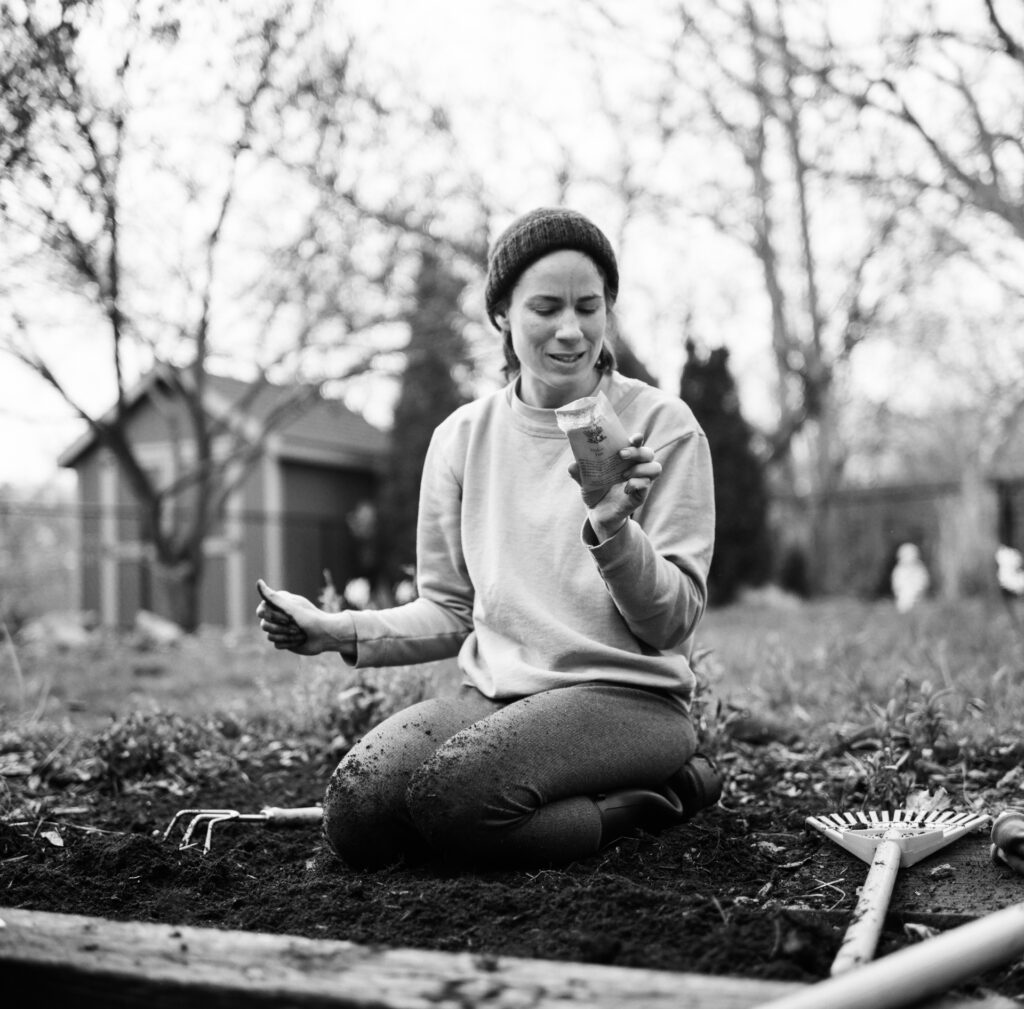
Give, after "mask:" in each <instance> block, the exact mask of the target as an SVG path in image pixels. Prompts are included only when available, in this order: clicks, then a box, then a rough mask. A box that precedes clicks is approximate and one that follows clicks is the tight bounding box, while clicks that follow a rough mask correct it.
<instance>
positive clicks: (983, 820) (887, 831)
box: [807, 809, 992, 976]
mask: <svg viewBox="0 0 1024 1009" xmlns="http://www.w3.org/2000/svg"><path fill="white" fill-rule="evenodd" d="M991 822H992V818H991V817H989V816H984V815H980V814H974V813H956V812H953V811H952V810H945V811H943V812H935V811H925V810H916V809H897V810H895V811H894V812H892V813H876V812H870V813H831V814H829V815H826V816H809V817H808V818H807V824H808V826H811V827H814V828H815V829H816V830H820V831H821V832H822V833H823V834H824V835H825V836H826V837H829V838H831V839H832V840H833V841H835V842H836V843H837V844H839V845H841V846H842V847H843V848H845V849H846V850H847V851H849V852H852V853H853V854H854V855H856V856H857V857H858V858H859V859H861V860H862V861H865V862H868V863H870V865H871V868H870V870H869V871H868V875H867V879H866V880H865V881H864V885H863V887H862V888H861V893H860V898H859V899H858V901H857V906H856V908H855V909H854V912H853V919H852V920H851V922H850V925H849V927H848V928H847V931H846V936H845V937H844V939H843V944H842V946H841V947H840V949H839V953H838V955H837V956H836V958H835V961H834V962H833V964H832V974H833V976H835V975H837V974H841V973H843V972H845V971H847V970H849V969H851V968H852V967H858V966H860V965H862V964H864V963H866V962H867V961H869V960H870V959H871V958H872V956H874V952H875V947H876V946H877V945H878V937H879V935H880V934H881V932H882V923H883V921H884V920H885V913H886V910H887V908H888V906H889V898H890V897H891V896H892V889H893V885H894V884H895V882H896V874H897V872H898V871H899V870H900V868H901V867H904V866H910V865H914V864H915V863H916V862H919V861H921V859H923V858H925V857H927V856H928V855H931V854H932V853H933V852H936V851H938V850H939V849H940V848H944V847H945V846H946V845H947V844H951V843H952V842H953V841H955V840H956V839H957V838H958V837H963V835H964V834H967V833H969V832H970V831H973V830H977V829H979V828H981V827H986V826H988V824H990V823H991Z"/></svg>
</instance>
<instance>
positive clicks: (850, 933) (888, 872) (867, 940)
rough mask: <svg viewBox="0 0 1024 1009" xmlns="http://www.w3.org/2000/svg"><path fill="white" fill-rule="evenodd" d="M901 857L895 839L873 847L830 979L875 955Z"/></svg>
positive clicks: (833, 963) (885, 839)
mask: <svg viewBox="0 0 1024 1009" xmlns="http://www.w3.org/2000/svg"><path fill="white" fill-rule="evenodd" d="M893 833H894V834H895V833H896V832H895V831H894V832H893ZM897 836H898V835H897ZM902 855H903V850H902V849H901V847H900V845H899V842H898V841H897V840H896V837H892V838H885V837H883V838H882V840H881V841H880V842H879V844H878V847H877V848H875V856H874V858H873V859H872V860H871V868H870V869H869V870H868V875H867V879H865V880H864V885H863V887H861V891H860V897H859V898H858V900H857V906H856V907H855V908H854V910H853V919H852V920H851V922H850V925H849V927H848V928H847V930H846V935H845V936H844V937H843V943H842V945H841V946H840V947H839V952H838V953H837V954H836V958H835V960H833V961H832V968H831V974H832V976H833V977H835V976H836V975H838V974H845V973H846V972H847V971H848V970H852V969H853V968H854V967H860V966H861V965H863V964H865V963H868V962H869V961H870V960H871V959H872V957H873V956H874V955H875V948H876V947H877V946H878V938H879V936H880V935H881V934H882V925H883V924H884V923H885V913H886V911H887V910H888V908H889V900H890V898H891V897H892V889H893V886H894V885H895V884H896V875H897V873H898V872H899V869H900V858H901V857H902Z"/></svg>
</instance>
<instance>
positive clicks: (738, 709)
mask: <svg viewBox="0 0 1024 1009" xmlns="http://www.w3.org/2000/svg"><path fill="white" fill-rule="evenodd" d="M695 665H696V667H697V669H698V673H699V677H700V681H701V685H702V689H701V694H700V697H699V703H698V706H697V711H698V714H699V715H700V717H701V722H702V727H703V729H704V731H705V733H706V735H707V736H709V737H712V739H711V741H712V743H714V744H716V745H720V746H725V745H727V741H728V739H729V736H730V729H731V727H734V726H735V725H736V724H737V722H738V720H739V719H741V718H744V717H746V716H747V715H748V714H750V713H753V714H754V715H756V716H757V717H759V718H762V719H764V720H766V721H767V722H768V723H772V724H775V725H776V726H782V727H784V729H785V733H786V734H787V735H788V736H789V737H790V738H791V739H797V740H799V741H800V744H801V746H802V747H803V749H805V750H807V749H815V750H816V751H818V752H821V753H827V752H829V750H830V748H831V749H833V750H836V751H837V752H838V751H839V750H841V751H843V753H844V759H846V760H847V761H848V762H851V761H852V762H853V764H854V765H855V766H856V769H857V770H858V771H859V773H860V775H861V777H866V778H867V779H868V780H869V789H868V790H869V791H871V789H872V788H874V789H875V792H876V793H878V794H881V793H885V794H886V795H890V794H892V793H895V792H897V791H898V790H899V788H900V787H902V786H903V785H905V784H907V782H908V781H910V779H911V778H917V779H920V777H921V776H922V775H925V776H927V772H928V768H929V767H931V768H933V769H936V768H937V769H939V770H941V769H942V768H943V767H947V768H948V767H952V766H953V765H960V766H961V769H962V766H963V764H964V760H965V759H966V758H967V757H969V756H972V755H977V754H980V753H983V752H986V751H987V750H992V749H995V748H1000V747H1002V748H1003V749H1004V750H1005V748H1006V747H1007V746H1008V745H1013V743H1014V741H1015V740H1016V738H1017V735H1018V733H1019V726H1020V724H1021V722H1022V720H1024V718H1022V716H1024V636H1022V634H1021V632H1020V631H1019V629H1018V628H1017V625H1016V624H1015V623H1014V622H1012V621H1011V619H1010V617H1009V614H1008V613H1007V611H1006V610H1005V609H1004V608H1003V607H1002V606H1000V605H999V604H998V602H992V601H988V602H986V601H984V600H969V601H964V602H960V603H956V604H945V603H937V602H932V603H929V604H927V605H925V606H923V607H922V608H920V609H919V610H915V611H914V612H912V613H911V614H909V615H903V614H899V613H897V612H896V611H895V610H894V609H893V607H892V606H891V605H889V604H885V603H866V602H858V601H853V600H825V601H820V602H813V603H806V604H801V605H796V606H794V607H792V608H779V607H774V608H773V607H768V606H760V607H759V606H756V605H750V604H748V605H738V606H732V607H728V608H724V609H720V610H715V611H712V612H710V613H709V614H708V615H707V616H706V618H705V620H704V623H703V624H702V627H701V630H700V633H699V635H698V640H697V648H696V652H695ZM455 682H457V674H456V673H455V671H454V667H453V666H452V664H451V663H447V664H446V663H435V664H433V665H431V666H429V667H402V668H398V669H393V670H367V671H358V670H352V669H349V668H347V667H345V666H344V664H343V663H342V662H341V661H340V660H339V659H337V658H336V657H319V658H316V659H303V658H299V657H297V656H293V655H290V654H288V653H280V652H275V651H274V650H273V649H271V648H268V647H267V646H266V645H265V644H264V643H263V642H262V640H261V638H260V635H259V633H258V632H257V631H256V630H255V629H253V631H252V632H251V633H244V634H224V633H222V632H219V631H215V630H206V631H204V632H203V633H201V634H200V635H198V636H196V637H194V638H189V639H186V640H184V641H183V642H182V643H180V644H179V645H177V646H172V647H168V648H162V649H148V650H147V649H142V648H140V647H138V645H136V644H134V643H133V642H132V641H131V640H129V639H126V638H124V637H117V636H112V635H99V636H96V637H94V638H93V640H91V641H90V643H89V644H88V645H86V646H84V647H81V648H76V649H70V650H64V651H61V650H58V649H55V648H53V647H48V646H46V645H45V644H42V645H41V644H34V645H32V646H27V645H26V646H11V645H10V643H9V642H8V643H7V647H5V648H4V649H3V650H0V732H2V733H3V736H4V737H7V738H17V737H19V736H23V735H25V734H26V733H32V734H36V735H39V734H44V735H45V736H46V737H47V740H48V741H50V742H51V743H52V745H53V746H57V747H63V748H64V749H65V750H67V749H68V740H71V739H77V738H78V737H89V736H92V737H94V738H101V739H105V740H106V743H104V745H105V746H107V751H105V753H106V756H105V759H106V760H107V763H108V764H110V762H111V759H112V758H111V754H112V753H113V751H114V750H117V752H118V753H119V754H122V756H120V757H117V758H116V760H122V761H127V762H128V763H131V762H133V761H134V762H136V763H138V762H144V761H145V760H147V759H151V756H152V755H151V754H150V749H151V748H147V745H146V744H145V740H142V741H141V742H140V737H144V736H145V735H146V732H147V731H149V732H150V733H151V734H155V735H158V734H159V733H160V732H163V733H165V734H166V732H167V730H166V726H164V728H161V729H156V728H151V729H149V730H147V729H146V727H145V726H146V722H145V719H146V717H147V715H153V716H157V715H161V716H170V715H173V716H174V718H175V719H179V721H176V722H175V725H177V726H178V728H177V729H175V730H174V732H175V733H177V734H178V736H180V737H181V739H183V740H184V742H183V746H185V747H186V748H187V749H189V751H190V752H191V751H192V750H194V749H196V748H201V747H200V743H199V742H197V738H198V737H195V735H194V733H193V734H189V732H187V731H186V730H185V729H184V728H182V727H181V726H182V725H183V724H184V723H185V722H188V721H197V722H203V723H209V724H213V725H215V726H216V727H217V728H218V732H219V733H220V734H221V735H225V736H227V737H229V738H237V737H238V736H239V735H240V734H242V733H249V734H253V733H255V734H257V735H258V736H260V737H262V738H265V739H267V738H269V739H280V738H283V737H285V736H290V737H303V738H308V737H312V738H315V739H317V740H320V741H322V742H323V743H326V744H327V745H329V746H330V747H331V749H336V750H337V751H338V752H343V751H344V749H345V748H347V746H348V745H349V744H350V743H351V741H352V740H353V739H354V738H356V737H357V736H358V735H359V734H360V733H361V732H363V731H365V729H366V728H367V727H369V726H370V725H372V724H373V723H374V722H375V721H377V720H379V719H380V718H382V717H384V716H385V715H387V714H389V713H390V712H391V711H393V710H397V709H398V708H400V707H404V706H405V705H407V704H409V703H412V702H414V701H416V700H418V699H420V698H421V697H423V696H428V695H429V694H430V693H432V692H434V691H436V690H437V689H439V688H440V689H445V688H446V687H450V686H452V685H454V683H455ZM126 720H127V721H126ZM180 720H184V722H182V721H180ZM152 724H153V725H154V726H155V725H159V724H161V723H159V721H155V722H153V723H152ZM125 726H127V728H126V727H125ZM178 736H176V737H175V738H178ZM122 737H123V738H122ZM204 738H205V737H204ZM111 739H113V740H114V742H113V743H111V742H110V740H111ZM126 739H130V740H131V745H127V744H126V743H125V740H126ZM2 741H3V737H0V743H2ZM861 741H869V744H870V745H864V746H860V745H859V743H860V742H861ZM157 743H159V744H160V746H162V747H163V749H164V750H166V748H167V745H168V744H167V740H166V739H164V740H163V741H162V742H161V741H160V740H157ZM154 745H157V744H156V743H154ZM160 746H157V748H158V749H159V748H160ZM118 747H120V749H118ZM2 750H3V748H2V746H0V752H2ZM124 754H127V756H124ZM116 760H114V763H116ZM858 762H859V763H858ZM922 769H923V770H922Z"/></svg>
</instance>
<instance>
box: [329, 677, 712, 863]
mask: <svg viewBox="0 0 1024 1009" xmlns="http://www.w3.org/2000/svg"><path fill="white" fill-rule="evenodd" d="M695 748H696V737H695V733H694V730H693V726H692V725H691V723H690V720H689V718H688V717H687V715H686V714H685V712H683V710H682V709H681V708H680V707H679V705H678V704H677V703H675V702H674V701H673V700H672V699H671V698H669V697H668V696H667V695H665V694H661V693H658V692H656V691H652V690H642V689H637V688H633V687H624V686H617V685H614V684H607V683H587V684H581V685H579V686H572V687H563V688H560V689H558V690H547V691H544V692H543V693H539V694H533V695H531V696H529V697H523V698H521V699H519V700H515V701H511V702H497V701H492V700H489V699H488V698H486V697H484V696H483V695H482V694H481V693H480V692H479V691H477V690H476V689H475V688H473V687H468V686H467V687H463V688H462V689H461V691H460V692H459V693H458V694H457V695H456V696H455V697H447V698H435V699H433V700H428V701H422V702H421V703H419V704H415V705H413V706H412V707H409V708H406V709H405V710H404V711H399V712H398V713H397V714H394V715H392V716H391V717H390V718H388V719H386V720H385V721H384V722H382V723H381V724H380V725H378V726H376V728H374V729H373V730H372V731H370V732H369V733H367V735H366V736H364V737H363V739H362V740H361V741H360V742H359V743H358V744H357V745H356V746H355V747H353V748H352V750H351V751H350V752H349V753H348V754H347V755H346V757H345V758H344V760H342V762H341V763H340V764H339V765H338V767H337V769H336V770H335V772H334V775H333V776H332V778H331V781H330V783H329V785H328V787H327V795H326V798H325V800H324V832H325V836H326V838H327V841H328V843H329V844H330V846H331V848H332V849H333V850H334V852H335V853H336V854H337V855H338V856H339V857H340V858H341V859H343V860H344V861H345V862H346V863H348V864H349V865H350V866H352V867H354V868H374V867H379V866H383V865H388V864H390V863H393V862H395V861H397V860H399V859H400V858H402V857H403V856H407V855H416V854H422V853H426V852H429V851H433V852H435V853H438V854H440V855H442V856H444V857H447V858H451V859H453V860H455V861H458V862H460V863H463V864H465V863H469V864H473V863H484V864H487V863H489V864H504V865H519V866H539V865H551V864H564V863H566V862H569V861H572V860H573V859H577V858H585V857H586V856H588V855H592V854H594V853H595V852H596V851H598V850H599V849H600V847H601V815H600V811H599V809H598V807H597V805H596V804H595V801H594V798H595V797H597V796H599V795H601V794H603V793H607V792H614V791H618V790H621V789H629V788H656V787H658V786H659V785H661V784H663V783H665V782H666V781H667V780H668V778H669V777H670V776H671V775H672V774H674V773H675V772H676V771H677V770H679V768H680V767H682V765H683V764H685V763H686V762H687V761H688V760H689V759H690V757H691V756H693V753H694V750H695Z"/></svg>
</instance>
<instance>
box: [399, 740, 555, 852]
mask: <svg viewBox="0 0 1024 1009" xmlns="http://www.w3.org/2000/svg"><path fill="white" fill-rule="evenodd" d="M460 744H461V745H460ZM544 801H545V800H544V797H543V796H542V795H541V794H540V793H539V792H538V791H537V789H536V788H534V787H532V786H531V784H530V783H529V782H526V781H517V780H503V777H502V774H501V765H500V762H499V763H496V762H494V761H491V760H488V759H486V758H485V757H482V756H480V755H478V754H475V753H473V752H472V751H471V750H469V749H468V748H467V747H466V746H465V745H464V742H463V741H462V740H461V739H460V738H458V737H457V738H456V740H455V741H454V745H447V746H445V747H442V748H441V749H440V750H438V752H437V753H435V754H434V756H433V757H431V759H430V760H428V761H426V762H425V763H424V764H423V765H421V766H420V767H419V768H418V769H417V771H416V772H415V773H414V774H413V775H412V777H411V778H410V780H409V786H408V788H407V789H406V807H407V809H408V811H409V816H410V819H411V821H412V823H413V824H415V826H416V828H417V830H418V831H419V832H420V833H421V834H422V835H423V836H424V837H425V838H426V839H427V840H428V841H429V842H430V843H431V845H432V846H433V847H434V848H436V849H437V850H438V851H441V852H453V851H469V852H477V853H482V852H483V851H484V850H485V849H487V848H488V847H489V846H490V844H491V843H492V842H493V841H495V840H498V839H500V838H501V837H502V836H503V835H505V834H507V833H508V832H510V831H512V830H514V829H515V828H517V827H519V826H521V825H522V824H523V823H525V822H527V821H528V820H529V819H530V817H531V816H533V814H534V813H536V811H537V810H538V809H539V808H540V807H541V806H542V805H543V804H544Z"/></svg>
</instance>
